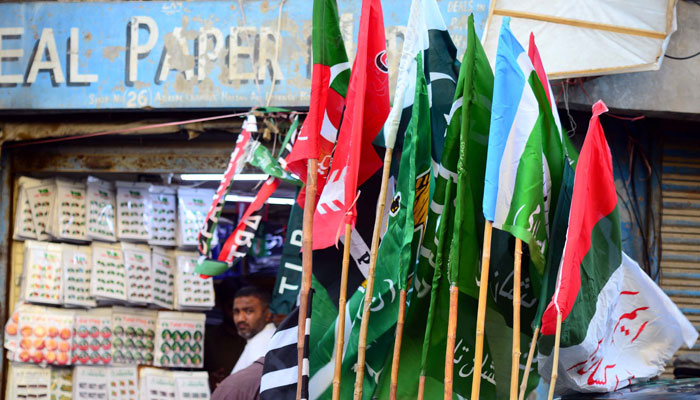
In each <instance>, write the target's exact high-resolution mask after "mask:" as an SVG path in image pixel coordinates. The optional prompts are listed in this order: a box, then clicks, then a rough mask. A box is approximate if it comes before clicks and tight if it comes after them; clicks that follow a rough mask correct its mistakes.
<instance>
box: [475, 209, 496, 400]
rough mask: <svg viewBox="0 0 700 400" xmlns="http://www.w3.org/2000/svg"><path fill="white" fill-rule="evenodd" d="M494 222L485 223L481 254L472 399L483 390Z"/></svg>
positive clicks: (476, 397)
mask: <svg viewBox="0 0 700 400" xmlns="http://www.w3.org/2000/svg"><path fill="white" fill-rule="evenodd" d="M492 231H493V222H492V221H486V224H485V225H484V248H483V250H482V255H481V280H480V281H479V308H478V311H477V315H476V347H475V349H474V373H473V374H472V396H471V398H472V399H478V398H479V392H480V391H481V363H482V360H483V358H484V323H485V322H486V294H487V293H488V286H489V264H490V263H491V232H492Z"/></svg>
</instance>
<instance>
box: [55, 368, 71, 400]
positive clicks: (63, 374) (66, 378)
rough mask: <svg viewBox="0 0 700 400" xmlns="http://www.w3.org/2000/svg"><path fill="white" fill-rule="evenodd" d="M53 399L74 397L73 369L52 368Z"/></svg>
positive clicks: (66, 399) (69, 399) (65, 399)
mask: <svg viewBox="0 0 700 400" xmlns="http://www.w3.org/2000/svg"><path fill="white" fill-rule="evenodd" d="M50 370H51V400H71V399H72V398H73V369H72V368H51V369H50Z"/></svg>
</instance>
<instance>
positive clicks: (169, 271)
mask: <svg viewBox="0 0 700 400" xmlns="http://www.w3.org/2000/svg"><path fill="white" fill-rule="evenodd" d="M151 260H152V261H151V267H152V268H153V304H155V305H157V306H160V307H163V308H173V299H174V296H175V258H174V257H173V253H172V252H171V251H168V250H165V249H162V248H159V247H154V248H153V257H152V259H151Z"/></svg>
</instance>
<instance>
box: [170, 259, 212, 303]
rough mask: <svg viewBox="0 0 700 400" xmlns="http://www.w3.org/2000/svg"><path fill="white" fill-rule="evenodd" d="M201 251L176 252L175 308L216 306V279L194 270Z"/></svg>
mask: <svg viewBox="0 0 700 400" xmlns="http://www.w3.org/2000/svg"><path fill="white" fill-rule="evenodd" d="M198 257H199V253H195V252H176V253H175V263H176V265H177V274H176V276H175V308H176V309H178V310H208V309H211V308H212V307H214V281H213V279H212V278H206V279H203V278H202V277H201V276H200V275H199V274H198V273H196V272H195V271H194V269H195V267H196V266H197V258H198Z"/></svg>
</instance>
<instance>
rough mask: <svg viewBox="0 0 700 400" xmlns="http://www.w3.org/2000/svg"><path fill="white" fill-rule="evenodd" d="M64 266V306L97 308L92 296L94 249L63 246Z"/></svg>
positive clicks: (62, 257) (62, 259)
mask: <svg viewBox="0 0 700 400" xmlns="http://www.w3.org/2000/svg"><path fill="white" fill-rule="evenodd" d="M61 261H62V264H63V304H65V305H68V306H77V307H95V306H96V305H97V302H96V301H95V298H94V297H92V296H91V295H90V275H91V273H92V249H91V247H90V246H72V245H68V244H61Z"/></svg>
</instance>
